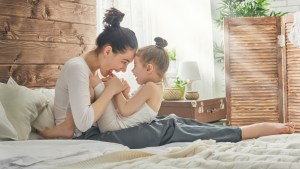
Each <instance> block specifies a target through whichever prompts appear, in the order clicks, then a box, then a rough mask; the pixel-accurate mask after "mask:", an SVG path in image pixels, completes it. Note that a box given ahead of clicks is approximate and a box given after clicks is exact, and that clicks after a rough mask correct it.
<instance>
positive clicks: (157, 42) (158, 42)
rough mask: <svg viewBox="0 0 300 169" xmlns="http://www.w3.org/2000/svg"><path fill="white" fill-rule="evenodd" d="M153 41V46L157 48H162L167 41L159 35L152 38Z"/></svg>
mask: <svg viewBox="0 0 300 169" xmlns="http://www.w3.org/2000/svg"><path fill="white" fill-rule="evenodd" d="M154 41H155V46H156V47H159V48H164V47H166V46H167V45H168V42H167V41H166V40H165V39H163V38H161V37H156V38H154Z"/></svg>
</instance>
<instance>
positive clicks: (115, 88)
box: [102, 76, 125, 94]
mask: <svg viewBox="0 0 300 169" xmlns="http://www.w3.org/2000/svg"><path fill="white" fill-rule="evenodd" d="M102 81H103V82H104V84H105V89H107V90H110V91H111V92H112V93H114V94H117V93H120V92H122V91H123V90H125V86H124V85H123V83H122V81H121V80H120V79H119V78H117V77H116V76H111V77H106V78H103V79H102Z"/></svg>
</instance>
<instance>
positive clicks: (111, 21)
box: [103, 8, 125, 29]
mask: <svg viewBox="0 0 300 169" xmlns="http://www.w3.org/2000/svg"><path fill="white" fill-rule="evenodd" d="M124 16H125V14H124V13H122V12H121V11H119V10H117V9H116V8H110V9H108V10H106V12H105V15H104V18H103V25H104V27H105V29H109V28H113V27H114V28H119V27H120V23H121V22H122V20H123V18H124Z"/></svg>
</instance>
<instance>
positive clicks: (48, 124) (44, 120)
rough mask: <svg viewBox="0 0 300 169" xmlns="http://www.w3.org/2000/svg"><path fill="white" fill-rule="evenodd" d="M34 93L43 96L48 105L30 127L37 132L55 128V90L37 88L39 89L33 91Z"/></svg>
mask: <svg viewBox="0 0 300 169" xmlns="http://www.w3.org/2000/svg"><path fill="white" fill-rule="evenodd" d="M35 91H37V92H39V93H42V94H44V95H45V96H46V98H47V100H48V102H49V103H48V105H47V107H46V108H45V109H44V110H43V111H42V112H41V113H40V114H39V115H38V117H37V118H36V120H35V121H34V122H33V123H32V127H33V128H35V129H37V130H39V131H43V130H46V129H49V128H53V127H54V126H55V121H54V94H55V90H54V89H46V88H39V89H35Z"/></svg>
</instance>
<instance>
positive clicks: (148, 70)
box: [147, 64, 154, 73]
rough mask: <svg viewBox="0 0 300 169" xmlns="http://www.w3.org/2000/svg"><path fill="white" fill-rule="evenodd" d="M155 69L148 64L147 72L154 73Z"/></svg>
mask: <svg viewBox="0 0 300 169" xmlns="http://www.w3.org/2000/svg"><path fill="white" fill-rule="evenodd" d="M153 69H154V67H153V65H152V64H147V72H149V73H150V72H152V71H153Z"/></svg>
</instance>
